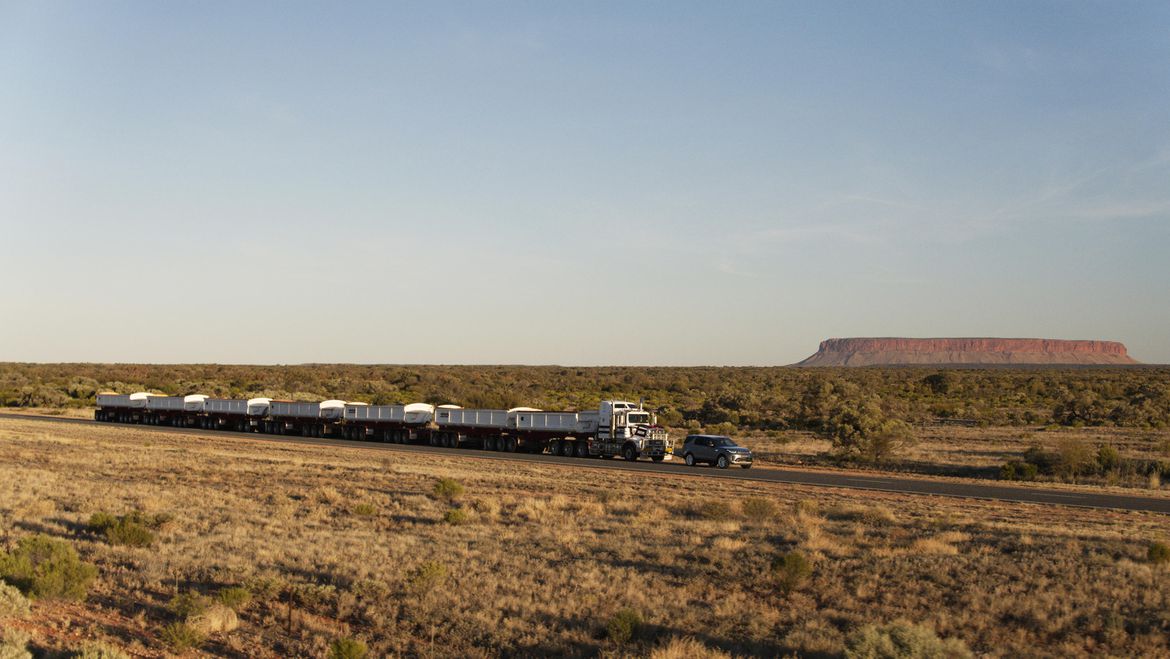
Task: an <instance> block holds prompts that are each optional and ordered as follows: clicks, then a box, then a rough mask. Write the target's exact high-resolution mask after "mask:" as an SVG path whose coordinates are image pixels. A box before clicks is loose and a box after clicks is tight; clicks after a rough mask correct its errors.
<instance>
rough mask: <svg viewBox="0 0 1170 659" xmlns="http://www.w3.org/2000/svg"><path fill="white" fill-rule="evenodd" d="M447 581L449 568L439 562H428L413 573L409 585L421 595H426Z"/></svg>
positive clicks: (409, 578)
mask: <svg viewBox="0 0 1170 659" xmlns="http://www.w3.org/2000/svg"><path fill="white" fill-rule="evenodd" d="M446 580H447V566H446V565H443V564H442V563H440V562H438V561H427V562H426V563H423V564H422V565H420V566H418V567H416V568H415V569H414V570H412V571H411V573H410V576H409V577H408V580H407V584H408V585H409V586H410V589H411V590H412V591H414V592H415V593H417V594H419V595H425V594H427V593H429V592H431V591H432V590H434V589H436V588H438V587H439V586H441V585H442V584H443V582H444V581H446Z"/></svg>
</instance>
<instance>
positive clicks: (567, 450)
mask: <svg viewBox="0 0 1170 659" xmlns="http://www.w3.org/2000/svg"><path fill="white" fill-rule="evenodd" d="M576 451H577V442H562V443H561V456H562V457H566V458H571V457H573V454H574V453H576Z"/></svg>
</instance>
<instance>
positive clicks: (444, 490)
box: [434, 478, 463, 501]
mask: <svg viewBox="0 0 1170 659" xmlns="http://www.w3.org/2000/svg"><path fill="white" fill-rule="evenodd" d="M434 492H435V497H436V498H438V499H443V500H445V501H454V500H456V499H458V498H459V497H461V496H463V484H462V483H460V482H459V481H457V480H455V479H454V478H440V479H439V480H438V482H436V483H435V488H434Z"/></svg>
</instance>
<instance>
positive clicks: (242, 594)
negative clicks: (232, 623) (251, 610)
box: [215, 586, 252, 613]
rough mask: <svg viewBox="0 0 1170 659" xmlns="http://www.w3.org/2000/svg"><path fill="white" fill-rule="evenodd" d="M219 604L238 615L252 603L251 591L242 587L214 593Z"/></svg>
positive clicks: (232, 587) (231, 587)
mask: <svg viewBox="0 0 1170 659" xmlns="http://www.w3.org/2000/svg"><path fill="white" fill-rule="evenodd" d="M215 598H216V599H218V600H219V603H220V604H223V605H224V606H226V607H228V608H229V609H231V610H233V611H235V612H236V613H239V612H240V611H242V610H243V609H244V608H245V607H246V606H248V604H250V603H251V602H252V591H250V590H248V589H247V588H245V587H243V586H230V587H228V588H224V589H223V590H221V591H219V592H218V593H216V595H215Z"/></svg>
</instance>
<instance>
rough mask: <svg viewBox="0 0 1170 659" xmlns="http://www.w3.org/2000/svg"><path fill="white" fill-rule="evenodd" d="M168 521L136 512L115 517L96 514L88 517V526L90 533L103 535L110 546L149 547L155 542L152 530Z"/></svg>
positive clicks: (162, 517)
mask: <svg viewBox="0 0 1170 659" xmlns="http://www.w3.org/2000/svg"><path fill="white" fill-rule="evenodd" d="M168 519H169V517H166V516H149V515H144V514H142V513H140V512H137V511H135V512H130V513H127V514H125V515H117V516H115V515H111V514H109V513H105V512H96V513H94V514H93V515H91V516H90V518H89V524H88V526H89V530H90V531H92V532H94V533H97V534H99V535H104V536H105V537H106V540H107V541H108V542H109V543H110V544H112V545H126V546H129V547H149V546H151V545H153V544H154V541H155V537H154V532H153V531H152V529H156V528H158V527H159V526H161V525H162V524H163V522H165V521H166V520H168Z"/></svg>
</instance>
